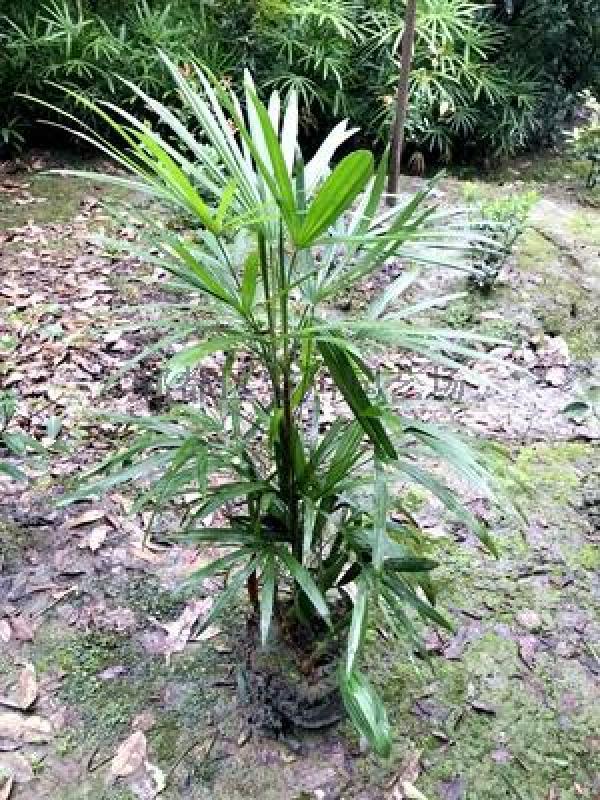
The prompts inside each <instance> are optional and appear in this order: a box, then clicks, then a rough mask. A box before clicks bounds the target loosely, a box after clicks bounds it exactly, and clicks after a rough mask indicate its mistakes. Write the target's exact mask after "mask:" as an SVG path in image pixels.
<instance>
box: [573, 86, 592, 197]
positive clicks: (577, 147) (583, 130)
mask: <svg viewBox="0 0 600 800" xmlns="http://www.w3.org/2000/svg"><path fill="white" fill-rule="evenodd" d="M582 99H583V103H584V113H585V114H586V117H587V119H586V122H585V125H581V126H579V127H577V128H575V130H574V131H573V132H572V133H571V134H569V136H568V139H569V144H570V148H571V151H572V153H573V155H574V156H575V157H576V158H581V159H585V160H586V161H589V162H590V171H589V173H588V176H587V180H586V187H587V188H588V189H593V188H594V187H595V186H596V183H597V181H598V178H599V177H600V102H598V100H597V99H596V98H595V97H594V95H593V94H592V93H591V92H590V91H589V90H586V91H585V92H582Z"/></svg>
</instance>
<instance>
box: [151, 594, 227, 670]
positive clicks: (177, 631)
mask: <svg viewBox="0 0 600 800" xmlns="http://www.w3.org/2000/svg"><path fill="white" fill-rule="evenodd" d="M211 607H212V600H211V598H210V597H205V598H204V599H202V600H193V601H192V602H191V603H188V605H187V606H186V607H185V609H184V610H183V613H182V614H181V616H180V617H179V618H178V619H176V620H175V621H174V622H168V623H163V622H159V621H158V620H156V619H152V622H154V624H155V625H158V626H159V627H160V628H163V629H164V630H165V631H166V632H167V637H166V639H165V641H164V642H163V644H162V646H161V650H162V652H163V653H164V654H165V657H166V659H167V663H169V661H170V660H171V656H172V654H173V653H182V652H183V651H184V650H185V646H186V644H187V643H188V641H189V638H190V636H191V634H192V628H193V627H194V625H195V624H196V622H197V621H198V619H199V618H200V617H201V616H203V615H204V614H206V613H208V611H209V610H210V609H211Z"/></svg>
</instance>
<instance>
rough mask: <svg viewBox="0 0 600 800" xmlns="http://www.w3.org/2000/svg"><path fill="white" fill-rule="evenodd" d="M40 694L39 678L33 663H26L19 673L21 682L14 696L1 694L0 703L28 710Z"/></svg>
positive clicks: (20, 709) (8, 706)
mask: <svg viewBox="0 0 600 800" xmlns="http://www.w3.org/2000/svg"><path fill="white" fill-rule="evenodd" d="M37 694H38V686H37V678H36V675H35V667H34V666H33V664H25V666H24V667H23V669H22V670H21V672H20V673H19V682H18V683H17V687H16V690H15V692H14V696H13V697H3V696H0V705H2V706H6V707H7V708H15V709H18V710H19V711H27V709H28V708H31V706H32V705H33V704H34V703H35V700H36V698H37Z"/></svg>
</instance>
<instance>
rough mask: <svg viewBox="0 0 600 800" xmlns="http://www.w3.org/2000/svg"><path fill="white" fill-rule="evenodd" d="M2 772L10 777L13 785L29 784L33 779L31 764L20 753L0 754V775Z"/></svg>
mask: <svg viewBox="0 0 600 800" xmlns="http://www.w3.org/2000/svg"><path fill="white" fill-rule="evenodd" d="M2 770H4V772H5V773H6V774H7V775H10V776H11V777H12V778H13V780H14V782H15V783H29V782H30V781H32V780H33V777H34V775H33V768H32V766H31V764H30V763H29V761H28V760H27V759H26V758H25V756H23V755H21V753H2V754H1V755H0V774H1V773H2ZM1 796H2V795H1V794H0V797H1Z"/></svg>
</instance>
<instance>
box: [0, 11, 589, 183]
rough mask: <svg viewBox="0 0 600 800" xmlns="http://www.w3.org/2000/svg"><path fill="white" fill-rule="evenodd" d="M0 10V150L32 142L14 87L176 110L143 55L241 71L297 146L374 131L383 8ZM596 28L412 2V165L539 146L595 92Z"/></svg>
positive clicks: (398, 15) (382, 75) (388, 26)
mask: <svg viewBox="0 0 600 800" xmlns="http://www.w3.org/2000/svg"><path fill="white" fill-rule="evenodd" d="M0 14H2V15H3V16H2V19H1V20H0V37H1V38H0V44H1V46H2V47H1V50H0V52H2V53H3V56H2V59H1V61H0V86H1V87H2V88H1V89H0V103H1V105H0V109H1V110H0V115H1V116H0V131H2V134H1V136H0V142H1V140H2V139H3V140H4V141H5V142H8V143H11V144H12V145H17V144H19V143H20V137H21V136H23V134H27V137H28V138H29V139H30V140H31V139H32V138H35V135H36V129H35V125H34V119H35V116H34V112H33V110H32V107H31V105H30V104H28V103H27V102H26V101H24V100H22V99H20V98H18V97H15V93H16V92H21V93H25V94H33V95H36V96H43V97H44V99H46V100H48V102H50V103H60V104H62V105H63V107H64V103H65V100H64V95H62V94H61V93H59V92H58V91H55V90H54V89H53V88H52V87H51V86H49V85H48V83H47V81H54V82H57V83H61V84H64V85H67V86H69V87H71V88H73V89H76V90H78V91H80V92H83V93H85V94H86V95H88V96H90V97H91V98H92V99H93V98H97V97H104V98H105V97H107V96H108V95H111V96H112V98H113V99H114V102H116V103H118V104H121V105H124V106H126V107H131V108H132V110H134V109H133V107H134V106H135V105H136V101H135V99H134V96H133V93H132V92H131V90H130V89H129V87H128V86H127V85H126V84H123V83H121V82H119V81H117V80H115V78H114V76H115V75H117V74H118V75H121V76H123V77H124V78H126V79H129V80H132V81H135V82H136V83H137V84H138V85H140V86H142V87H143V88H145V90H147V91H148V92H149V93H150V94H153V95H154V96H157V97H160V98H161V99H162V100H163V101H166V102H173V103H176V100H175V98H174V97H172V96H171V88H170V84H169V81H168V78H167V76H166V74H165V70H164V67H163V66H162V62H161V61H160V59H159V58H158V54H157V48H162V49H163V50H165V51H166V52H167V53H168V54H169V55H170V56H171V57H172V58H173V59H175V60H177V61H178V62H179V63H180V64H181V65H182V69H184V70H186V66H185V65H187V64H190V63H191V62H192V61H195V62H199V63H201V64H203V65H205V66H207V67H209V68H210V69H211V70H212V71H213V72H214V73H215V74H216V75H218V76H219V77H221V78H222V79H224V80H225V81H228V82H229V81H231V82H233V83H235V84H236V85H240V83H241V65H242V64H244V65H248V66H249V67H250V68H251V69H252V70H253V73H254V75H255V76H256V78H257V80H258V82H259V84H260V85H261V86H266V87H269V88H273V87H277V88H279V89H281V90H282V91H283V92H284V93H285V92H287V91H289V90H290V89H291V88H295V89H296V90H297V91H298V93H299V95H300V99H301V104H302V109H303V110H302V115H303V116H302V133H303V136H304V138H305V140H307V142H308V143H310V141H311V140H314V141H316V140H318V139H319V136H320V134H321V132H322V131H323V130H326V129H328V128H329V127H330V124H331V122H332V121H334V120H335V118H341V117H345V116H348V117H350V119H351V120H352V122H353V123H355V124H356V125H357V126H358V127H360V128H361V131H362V132H363V135H364V137H365V138H366V139H367V140H368V143H369V144H370V145H373V144H380V143H381V142H383V141H385V140H386V138H387V136H388V132H389V126H390V122H391V117H392V114H393V102H392V101H393V96H394V92H395V85H396V81H397V75H398V46H399V42H400V40H401V36H402V27H403V14H404V8H403V4H402V3H400V2H398V0H393V2H392V0H362V1H360V0H308V2H306V1H304V0H302V1H301V0H291V2H290V1H286V2H283V0H219V2H216V0H211V1H209V0H173V1H172V2H171V3H170V4H168V3H165V2H164V0H138V2H136V3H122V2H119V3H117V2H115V0H43V1H40V0H33V2H28V3H27V4H26V5H25V4H24V5H22V6H21V8H20V9H18V10H15V4H14V3H12V2H11V1H10V0H0ZM599 19H600V0H563V1H562V2H541V3H540V2H537V1H536V2H533V0H520V2H519V0H514V1H513V0H502V1H501V2H497V3H496V5H495V6H494V5H491V6H490V5H489V4H484V3H482V2H479V1H478V0H420V2H419V8H418V20H417V36H416V49H415V57H414V69H413V73H412V78H411V99H410V108H409V114H408V120H407V136H406V139H407V155H408V158H411V157H412V163H413V165H414V166H415V167H416V168H417V169H419V168H420V169H422V168H424V167H425V166H426V165H427V164H428V163H429V162H431V161H440V160H441V161H451V160H460V161H464V160H469V159H472V158H475V157H477V158H481V157H483V156H485V157H494V156H497V155H504V154H509V153H513V152H515V151H516V150H518V149H521V148H525V147H527V146H528V145H531V144H536V145H540V144H545V143H547V142H549V141H551V140H553V139H554V138H555V137H556V135H557V133H558V132H559V131H560V130H561V129H562V127H564V123H565V120H566V118H567V117H568V115H569V114H570V113H571V111H572V108H573V106H574V103H575V102H576V97H577V93H578V92H579V91H581V90H582V89H583V88H586V87H587V88H590V89H592V90H594V89H597V87H598V85H599V84H600V77H599V72H598V71H599V67H598V61H599V59H598V57H597V56H598V51H599V42H600V24H599V22H598V20H599ZM72 103H73V104H74V103H75V101H72ZM77 110H78V114H81V113H82V111H81V108H78V109H77ZM89 121H91V117H90V118H89ZM93 124H95V123H93Z"/></svg>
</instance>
